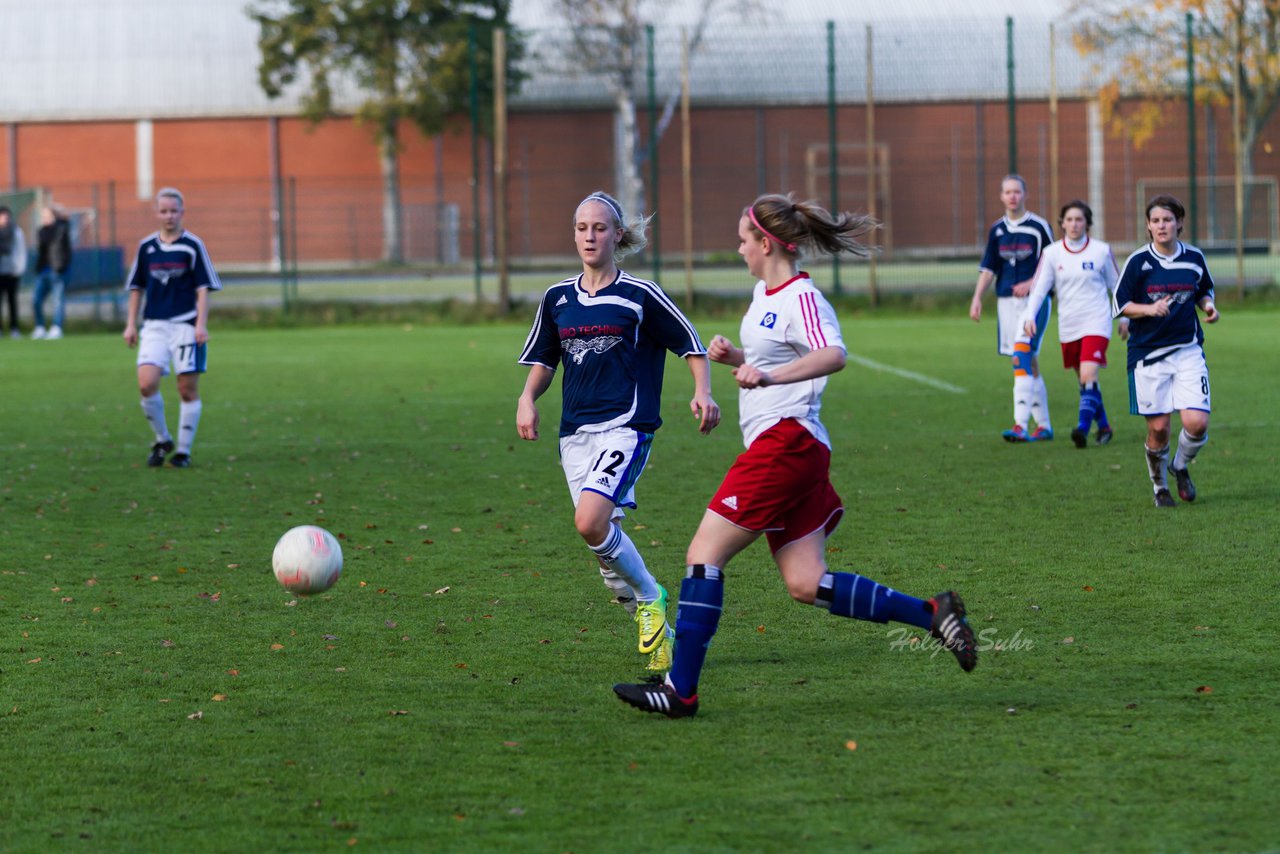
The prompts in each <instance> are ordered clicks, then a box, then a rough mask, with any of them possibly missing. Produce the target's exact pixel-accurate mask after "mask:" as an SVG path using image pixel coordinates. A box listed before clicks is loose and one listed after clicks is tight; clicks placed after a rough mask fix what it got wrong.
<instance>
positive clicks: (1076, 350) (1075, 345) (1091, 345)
mask: <svg viewBox="0 0 1280 854" xmlns="http://www.w3.org/2000/svg"><path fill="white" fill-rule="evenodd" d="M1110 343H1111V341H1110V340H1109V339H1107V338H1103V337H1102V336H1101V335H1086V336H1084V337H1083V338H1078V339H1076V340H1075V341H1065V342H1063V344H1062V367H1064V368H1079V367H1080V362H1082V361H1084V362H1097V363H1098V364H1099V365H1101V366H1102V367H1104V368H1105V367H1106V366H1107V345H1108V344H1110Z"/></svg>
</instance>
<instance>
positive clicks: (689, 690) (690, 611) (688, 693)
mask: <svg viewBox="0 0 1280 854" xmlns="http://www.w3.org/2000/svg"><path fill="white" fill-rule="evenodd" d="M723 606H724V573H722V572H721V571H720V570H719V569H718V568H717V567H714V566H708V565H706V564H701V563H697V564H694V565H693V566H690V567H689V574H688V577H687V578H685V580H684V581H682V582H681V583H680V605H679V607H678V608H677V609H676V651H675V657H674V660H673V662H672V664H671V673H670V674H669V675H668V678H669V679H670V680H671V685H672V687H673V688H675V689H676V693H677V694H679V695H680V696H681V697H686V698H687V697H693V696H695V695H696V694H697V693H698V677H699V675H701V673H702V664H703V662H704V661H706V659H707V647H708V646H709V645H710V644H711V638H712V637H713V636H714V635H715V633H716V627H717V626H719V625H720V610H721V608H722V607H723Z"/></svg>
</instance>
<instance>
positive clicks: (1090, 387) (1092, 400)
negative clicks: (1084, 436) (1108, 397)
mask: <svg viewBox="0 0 1280 854" xmlns="http://www.w3.org/2000/svg"><path fill="white" fill-rule="evenodd" d="M1101 405H1102V393H1101V392H1100V391H1098V384H1097V383H1096V382H1089V383H1081V384H1080V417H1079V419H1078V420H1077V421H1076V429H1077V430H1079V431H1080V432H1081V433H1088V432H1089V428H1090V427H1092V426H1093V419H1094V418H1096V417H1097V415H1098V410H1099V408H1100V407H1101Z"/></svg>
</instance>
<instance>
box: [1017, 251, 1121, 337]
mask: <svg viewBox="0 0 1280 854" xmlns="http://www.w3.org/2000/svg"><path fill="white" fill-rule="evenodd" d="M1119 278H1120V273H1119V271H1118V270H1117V269H1116V259H1115V258H1114V257H1112V255H1111V247H1110V246H1108V245H1107V244H1106V243H1103V242H1102V241H1101V240H1094V239H1093V238H1091V237H1088V236H1087V235H1086V236H1085V238H1084V239H1083V240H1081V241H1079V242H1078V243H1076V244H1073V245H1069V244H1068V243H1067V241H1066V240H1065V239H1063V240H1059V241H1058V242H1057V243H1054V244H1053V245H1052V246H1050V247H1049V248H1048V249H1046V250H1045V251H1044V254H1043V255H1041V256H1040V266H1039V267H1038V268H1037V270H1036V283H1035V286H1034V287H1032V289H1031V294H1030V296H1029V298H1028V299H1027V307H1026V309H1025V310H1024V311H1023V313H1022V317H1020V318H1019V319H1018V330H1019V332H1021V330H1022V325H1023V324H1024V323H1025V322H1026V321H1028V320H1031V319H1033V318H1035V316H1036V313H1037V312H1038V311H1039V310H1040V305H1041V303H1043V302H1044V299H1045V297H1046V296H1048V294H1049V293H1050V292H1056V293H1057V295H1058V338H1059V340H1061V341H1062V342H1063V343H1066V342H1067V341H1079V340H1080V339H1081V338H1083V337H1085V336H1086V335H1097V336H1098V337H1099V338H1110V337H1111V292H1112V291H1114V290H1115V287H1116V282H1117V281H1118V280H1119Z"/></svg>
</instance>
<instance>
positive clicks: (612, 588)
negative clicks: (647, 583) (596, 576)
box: [600, 566, 636, 615]
mask: <svg viewBox="0 0 1280 854" xmlns="http://www.w3.org/2000/svg"><path fill="white" fill-rule="evenodd" d="M600 578H601V579H603V580H604V586H605V587H607V588H609V592H610V593H612V594H613V598H614V599H615V600H617V602H618V604H619V605H621V606H622V607H624V608H626V609H627V613H628V614H632V615H634V614H635V612H636V592H635V591H634V590H632V589H631V585H630V584H628V583H627V582H626V581H624V580H623V579H622V577H621V576H619V575H618V573H616V572H614V571H613V570H612V569H609V568H608V567H607V566H602V567H600Z"/></svg>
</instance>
